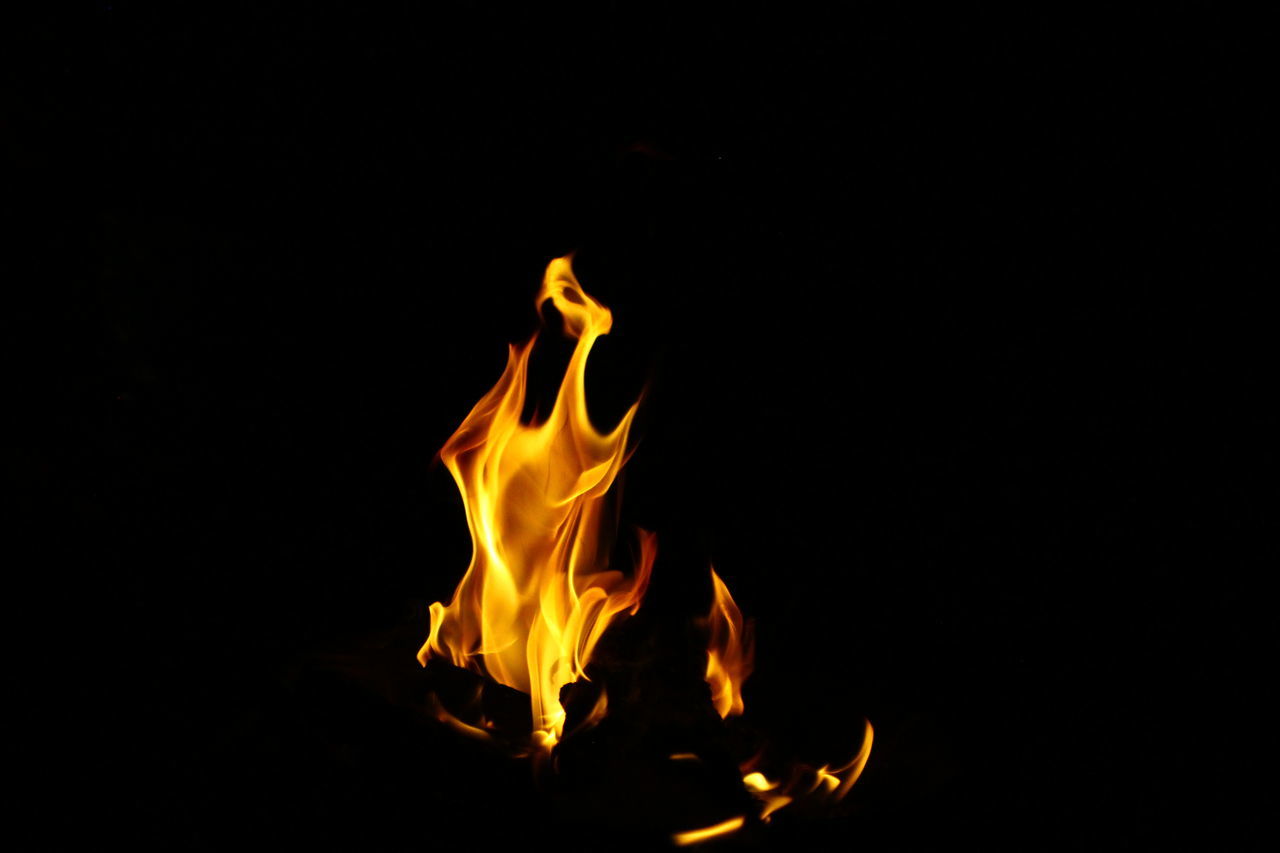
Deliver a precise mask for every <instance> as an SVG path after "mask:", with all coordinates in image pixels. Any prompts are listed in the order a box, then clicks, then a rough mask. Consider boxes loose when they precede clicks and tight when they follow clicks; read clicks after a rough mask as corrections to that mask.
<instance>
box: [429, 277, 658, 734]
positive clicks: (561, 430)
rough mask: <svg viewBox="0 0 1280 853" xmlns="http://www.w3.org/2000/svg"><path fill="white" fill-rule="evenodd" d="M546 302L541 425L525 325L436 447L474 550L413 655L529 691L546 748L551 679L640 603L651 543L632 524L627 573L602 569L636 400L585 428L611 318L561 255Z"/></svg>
mask: <svg viewBox="0 0 1280 853" xmlns="http://www.w3.org/2000/svg"><path fill="white" fill-rule="evenodd" d="M547 300H551V302H552V304H554V305H555V307H556V308H557V309H558V310H559V311H560V313H561V315H562V316H563V317H564V331H565V333H566V334H567V335H569V336H571V337H573V338H576V339H577V344H576V345H575V347H574V350H573V354H572V356H571V357H570V359H569V364H568V367H567V368H566V370H565V374H564V379H563V380H562V382H561V385H560V390H559V393H558V395H557V397H556V400H555V405H554V407H553V408H552V410H551V413H550V414H549V415H548V416H547V417H546V419H545V420H543V421H542V422H541V423H530V424H526V423H523V422H522V421H521V418H520V414H521V411H522V410H523V408H524V404H525V392H526V382H527V376H528V366H529V355H530V353H531V352H532V350H533V344H534V341H536V340H537V335H536V334H535V335H534V337H533V338H532V339H530V340H529V342H528V343H526V344H525V345H524V346H512V347H511V349H510V352H509V355H508V359H507V367H506V370H505V371H504V372H503V374H502V377H501V378H500V379H499V380H498V384H497V385H495V386H494V387H493V389H492V390H491V391H490V392H489V393H488V394H486V395H485V396H484V397H483V398H482V399H481V400H480V402H479V403H477V404H476V406H475V408H473V409H472V410H471V413H470V414H469V415H468V416H467V417H466V419H465V420H464V421H463V422H462V426H460V427H459V428H458V430H457V432H455V433H454V434H453V436H452V437H451V438H450V439H449V440H448V442H447V443H446V444H445V446H444V448H443V449H442V450H441V451H440V456H441V459H442V460H443V461H444V463H445V465H446V466H448V468H449V471H450V473H452V474H453V478H454V480H455V481H456V482H457V484H458V490H459V491H460V492H461V493H462V500H463V503H464V505H465V507H466V514H467V525H468V527H470V529H471V540H472V547H473V552H472V558H471V565H470V566H469V567H468V568H467V572H466V574H465V575H464V576H463V578H462V582H461V583H460V584H458V588H457V591H456V592H455V593H454V595H453V600H452V601H451V602H450V603H449V604H448V606H445V605H443V604H440V603H439V602H437V603H435V604H432V605H431V630H430V634H429V636H428V638H427V642H426V644H424V645H423V647H422V650H421V651H420V652H419V653H418V659H419V661H421V662H422V663H423V665H425V664H426V662H427V660H428V658H430V657H434V656H439V657H442V658H445V659H447V660H451V661H452V662H453V663H454V664H455V665H457V666H460V667H465V668H467V669H471V670H473V671H475V672H479V673H483V674H486V675H488V676H489V677H491V678H493V679H494V680H495V681H498V682H499V683H501V684H505V685H507V686H509V687H514V688H515V689H517V690H520V691H522V692H524V693H528V694H529V696H530V699H531V702H532V706H533V721H534V727H535V730H536V731H537V732H538V734H539V735H540V738H539V739H540V741H541V742H542V743H543V744H544V745H545V746H547V747H550V746H553V745H554V744H555V743H556V741H557V740H558V739H559V738H560V735H561V732H562V729H563V726H564V716H565V712H564V709H563V707H561V704H560V688H561V687H563V686H564V685H566V684H568V683H570V682H572V681H576V680H577V679H579V678H581V677H583V675H584V669H585V667H586V665H587V662H588V661H589V660H590V659H591V653H592V650H593V649H594V648H595V645H596V643H597V641H598V640H599V639H600V636H601V634H603V633H604V631H605V629H606V628H607V627H608V626H609V624H610V623H611V622H612V621H613V620H614V619H615V618H616V617H617V616H618V615H619V614H621V613H623V612H630V613H635V612H636V610H637V609H639V607H640V601H641V599H642V597H643V596H644V591H645V587H646V586H647V584H648V581H649V572H650V570H651V568H652V566H653V558H654V555H655V553H656V546H655V542H654V538H653V537H652V535H650V534H647V533H643V534H642V536H641V557H640V561H639V565H638V566H637V568H636V570H635V573H634V575H633V576H632V577H630V578H627V577H625V576H624V575H623V574H622V573H621V572H618V571H611V570H609V567H608V561H609V553H608V546H609V536H608V535H607V533H608V532H609V531H607V530H606V529H605V524H606V522H607V520H608V518H609V513H608V506H607V503H606V497H607V495H608V492H609V489H610V487H611V486H612V485H613V482H614V480H615V478H616V477H617V476H618V472H619V470H621V468H622V466H623V464H624V463H625V461H626V458H627V453H626V446H627V435H628V432H629V430H630V428H631V421H632V418H633V417H634V416H635V412H636V406H635V405H632V406H631V408H630V409H629V410H628V411H627V413H626V414H625V415H624V416H623V417H622V420H621V422H620V423H619V424H618V425H617V426H616V427H614V429H613V431H612V432H609V433H607V434H601V433H599V432H597V431H596V430H595V428H594V427H593V426H592V424H591V420H590V418H589V417H588V416H587V405H586V392H585V387H584V378H585V371H586V365H587V357H588V355H589V354H590V353H591V347H592V345H593V344H594V343H595V341H596V339H597V338H598V337H600V336H601V335H603V334H606V333H608V331H609V329H610V326H611V325H612V322H613V318H612V316H611V314H610V313H609V309H608V308H605V307H604V306H603V305H601V304H600V303H598V302H596V301H595V300H594V299H592V298H591V297H590V296H588V295H587V294H586V292H584V291H583V289H582V286H581V285H580V284H578V281H577V279H576V278H574V275H573V271H572V269H571V268H570V265H569V260H568V258H558V259H556V260H554V261H552V262H551V264H550V265H549V266H548V267H547V272H546V276H545V278H544V279H543V284H542V289H541V291H540V292H539V293H538V299H537V304H538V305H539V306H541V305H542V304H543V303H544V302H546V301H547ZM603 712H604V708H603V705H601V706H599V707H598V709H597V713H598V714H603Z"/></svg>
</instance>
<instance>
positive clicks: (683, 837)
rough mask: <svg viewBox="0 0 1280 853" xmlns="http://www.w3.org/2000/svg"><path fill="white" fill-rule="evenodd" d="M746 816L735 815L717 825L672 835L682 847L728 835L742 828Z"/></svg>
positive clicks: (672, 838)
mask: <svg viewBox="0 0 1280 853" xmlns="http://www.w3.org/2000/svg"><path fill="white" fill-rule="evenodd" d="M745 820H746V819H745V818H742V817H735V818H730V819H729V820H726V821H725V822H724V823H717V824H716V825H715V826H708V827H705V828H703V829H691V830H689V831H688V832H677V833H676V834H675V835H673V836H672V837H671V840H672V841H674V842H675V843H676V844H678V845H679V846H681V847H685V846H688V845H690V844H697V843H699V842H701V841H706V840H707V839H708V838H715V837H716V836H717V835H727V834H728V833H730V832H736V831H737V830H739V829H741V828H742V824H743V823H744V822H745Z"/></svg>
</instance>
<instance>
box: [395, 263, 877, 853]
mask: <svg viewBox="0 0 1280 853" xmlns="http://www.w3.org/2000/svg"><path fill="white" fill-rule="evenodd" d="M548 302H549V303H551V305H552V306H554V308H555V309H556V311H557V312H558V314H559V317H560V319H561V322H562V324H563V333H564V334H565V335H566V336H568V337H569V338H571V339H573V340H574V345H573V350H572V353H571V355H570V356H569V360H568V365H567V367H566V368H565V372H564V375H563V378H562V379H561V381H560V385H559V390H558V392H557V394H556V396H555V400H554V405H553V406H552V407H551V410H550V412H548V413H546V414H545V415H542V414H539V413H537V412H535V413H534V415H533V417H532V418H526V417H525V414H524V413H525V411H526V407H527V404H528V396H529V376H530V371H529V362H530V356H531V354H532V352H533V350H534V344H535V343H536V341H537V339H538V334H540V333H535V334H534V336H533V337H532V338H531V339H530V340H529V341H527V342H526V343H524V344H523V345H518V346H517V345H513V346H511V347H510V350H509V353H508V358H507V364H506V368H505V370H504V371H503V373H502V376H501V377H500V378H499V379H498V382H497V384H496V385H494V387H493V388H492V389H491V390H490V391H489V392H488V393H487V394H485V395H484V396H483V397H482V398H481V399H480V401H479V402H478V403H476V405H475V406H474V408H473V409H472V410H471V412H470V414H468V415H467V417H466V418H465V419H464V420H463V422H462V424H461V426H459V427H458V429H457V431H456V432H455V433H454V434H453V436H452V437H451V438H450V439H449V440H448V441H447V442H446V443H445V445H444V447H443V448H442V449H441V451H440V458H441V460H442V461H443V463H444V464H445V466H446V467H447V468H448V470H449V471H450V473H451V474H452V476H453V478H454V480H455V482H456V483H457V486H458V490H459V492H460V494H461V496H462V502H463V506H464V507H465V510H466V519H467V525H468V527H469V529H470V534H471V541H472V557H471V563H470V565H469V566H468V567H467V569H466V572H465V573H464V574H463V576H462V579H461V581H460V582H459V584H458V586H457V588H456V590H455V591H454V593H453V597H452V599H451V600H450V601H449V602H448V603H447V604H444V603H440V602H437V603H435V604H432V605H431V607H430V628H429V633H428V637H427V640H426V642H425V643H424V644H423V646H422V648H421V650H420V651H419V653H418V660H419V661H420V662H421V663H422V664H423V666H424V667H428V671H429V672H431V673H433V674H434V680H433V682H432V684H433V688H434V691H433V694H432V699H431V702H432V708H431V710H432V713H433V714H434V715H435V716H436V717H437V718H438V719H439V720H440V721H441V722H443V723H445V724H447V725H449V726H451V727H453V728H454V729H456V730H457V732H458V733H459V734H460V735H462V736H466V737H470V738H476V739H479V740H482V741H485V742H487V743H490V744H492V745H494V746H496V747H497V748H500V749H502V750H505V751H507V752H508V753H509V754H510V755H512V756H516V757H520V758H524V759H527V760H529V761H530V762H531V763H532V764H533V766H534V767H535V768H536V772H537V773H538V774H539V778H540V779H546V780H551V779H554V778H555V777H557V776H564V775H571V774H572V773H573V772H574V768H582V767H587V766H591V767H597V769H598V766H601V765H602V764H604V763H607V761H604V760H602V759H599V758H598V756H595V755H593V753H599V752H600V751H601V750H602V749H606V748H607V747H604V746H601V743H605V742H608V741H609V740H610V738H611V737H612V738H613V740H614V741H615V742H616V741H617V739H618V738H619V737H623V735H621V734H619V733H620V732H623V731H626V730H632V731H634V730H637V729H644V728H646V727H649V728H653V727H655V725H656V724H655V723H654V722H653V719H654V718H655V715H661V714H665V715H666V716H665V717H664V718H663V719H664V720H665V721H666V722H665V723H664V725H663V731H664V733H665V734H664V737H665V738H666V740H665V741H663V742H664V743H669V744H676V743H679V744H682V745H683V746H682V747H681V748H679V749H672V750H670V751H668V752H667V753H666V754H664V755H661V756H657V757H656V759H655V760H661V761H662V762H665V763H666V764H668V765H670V766H671V768H673V769H672V771H671V772H672V774H674V775H673V776H672V778H677V777H678V776H679V777H680V778H681V779H683V780H684V782H685V783H687V784H690V785H692V786H697V785H699V784H702V783H703V782H705V783H706V784H709V785H719V784H721V782H722V781H723V780H724V779H725V778H726V774H724V773H722V772H719V771H720V770H721V769H722V768H723V767H725V766H726V765H727V763H728V762H732V764H733V769H732V772H731V775H732V779H733V782H732V786H733V787H734V789H735V790H733V791H726V792H725V793H724V794H723V795H717V796H716V797H713V798H712V800H714V801H715V806H714V807H709V808H708V809H707V815H708V816H713V817H716V818H718V819H716V820H706V821H705V822H699V821H696V820H694V816H693V815H690V814H682V815H680V816H679V817H673V818H671V821H672V822H673V823H675V824H678V823H680V821H684V823H683V824H681V825H672V826H671V827H669V831H668V836H669V837H670V839H671V841H672V842H673V843H674V844H676V845H680V846H684V845H693V844H697V843H699V842H702V841H706V840H708V839H711V838H715V837H718V836H722V835H725V834H729V833H734V832H738V831H740V830H742V829H743V828H744V827H746V826H749V825H759V824H761V823H767V822H768V821H769V820H770V819H771V817H772V816H773V815H774V814H775V813H777V812H778V811H779V810H780V809H784V808H787V807H789V806H792V805H793V804H797V807H799V806H798V804H800V803H803V804H804V807H805V809H806V810H807V811H809V812H811V813H820V812H821V811H822V810H824V809H827V810H829V809H831V808H832V807H833V806H834V805H835V804H836V803H838V802H839V801H841V800H842V799H843V798H844V797H845V796H846V795H847V794H848V793H849V790H850V789H851V788H852V787H853V785H854V783H855V782H856V781H857V780H858V777H859V775H860V774H861V773H862V771H863V768H864V767H865V766H866V763H867V759H868V757H869V756H870V752H871V744H872V728H871V725H870V723H869V722H864V723H863V729H864V734H863V737H862V743H861V747H860V748H859V749H858V750H857V752H856V754H854V755H852V756H845V757H844V760H843V762H839V763H836V765H835V766H832V765H822V766H811V765H809V764H807V763H804V762H801V761H797V760H791V759H788V758H786V757H780V756H777V755H774V754H772V751H771V750H770V748H769V746H768V743H767V739H765V738H762V737H761V736H759V735H758V734H757V733H754V732H751V731H750V730H749V729H747V728H744V727H742V726H741V725H739V724H740V720H739V719H738V718H741V717H742V715H743V714H744V712H745V710H746V709H745V704H744V701H743V697H742V688H743V683H744V682H745V681H746V680H747V678H748V677H749V676H750V675H751V671H752V662H753V639H752V630H751V628H752V626H751V623H750V621H748V620H744V618H743V616H742V613H741V612H740V610H739V608H738V606H737V604H736V603H735V602H734V599H733V596H732V595H731V594H730V591H729V587H728V585H727V584H726V583H725V581H724V580H723V579H722V578H721V576H720V575H719V574H718V573H717V572H716V571H715V570H714V569H712V570H710V582H711V584H710V585H711V590H712V600H711V604H710V608H709V610H708V611H707V613H706V615H705V617H703V618H702V619H700V620H697V623H696V624H694V625H691V626H688V632H687V636H688V637H689V638H690V642H691V645H690V646H689V648H688V649H687V657H688V659H689V660H696V659H699V658H701V659H702V660H703V661H704V663H703V664H702V665H701V666H702V669H701V684H700V685H699V686H698V689H696V690H681V689H678V688H676V687H673V686H672V685H670V684H666V685H663V684H661V678H660V674H659V673H658V672H656V671H655V670H656V669H658V668H657V667H654V666H648V667H646V663H650V664H651V663H652V661H650V660H647V658H646V656H645V655H644V654H643V653H641V652H638V651H637V649H640V648H643V646H644V642H645V640H644V638H636V637H628V638H624V639H620V640H618V641H617V642H616V643H614V644H613V645H614V647H613V648H609V649H606V646H609V645H610V640H611V639H613V638H614V637H615V635H618V634H620V633H623V632H622V631H621V629H619V630H617V631H610V630H609V629H610V628H611V627H613V626H622V625H624V624H625V622H626V620H627V619H628V617H631V616H634V615H635V614H637V613H638V612H639V611H640V609H641V607H642V605H643V603H644V597H645V591H646V589H647V587H648V585H649V581H650V578H651V576H652V573H653V570H654V565H655V561H656V559H657V556H658V537H657V535H656V533H655V532H652V531H648V530H643V529H638V528H637V529H635V530H632V531H629V532H626V533H625V534H624V535H623V536H621V537H620V536H619V531H618V529H617V528H618V526H619V521H618V519H619V502H620V499H621V497H620V487H619V486H620V484H619V475H620V473H621V472H622V470H623V467H624V466H625V465H626V463H627V461H628V459H629V458H630V455H631V453H632V452H633V450H634V447H635V446H634V443H633V442H631V441H630V439H631V434H632V425H633V421H634V419H635V415H636V412H637V409H638V406H639V403H640V401H639V400H637V401H636V402H635V403H633V404H632V405H631V406H630V408H629V409H628V410H627V411H626V413H625V414H624V415H623V416H622V418H621V420H620V421H619V422H618V423H617V424H616V425H615V426H613V428H612V429H611V430H610V431H608V432H600V431H598V430H597V429H596V428H595V426H594V425H593V423H592V421H591V418H590V417H589V415H588V408H587V400H586V382H585V376H586V366H587V360H588V358H589V356H590V354H591V350H592V347H593V345H594V344H595V342H596V341H597V340H598V339H599V337H600V336H601V335H605V334H607V333H608V332H609V330H610V328H611V326H612V322H613V318H612V314H611V313H610V311H609V309H608V308H607V307H605V306H604V305H602V304H600V303H599V302H597V301H596V300H595V299H593V298H592V297H591V296H590V295H589V294H587V292H586V291H585V290H583V288H582V285H581V284H579V282H578V280H577V278H576V277H575V276H574V273H573V269H572V266H571V263H570V258H568V257H564V258H557V259H555V260H553V261H552V262H551V263H550V265H549V266H548V267H547V270H546V274H545V276H544V279H543V283H542V287H541V290H540V291H539V292H538V295H537V300H536V304H537V306H538V307H539V308H540V309H541V308H542V307H543V306H545V305H546V303H548ZM543 331H544V332H545V329H544V330H543ZM620 539H621V540H622V541H621V542H619V540H620ZM627 545H629V547H626V546H627ZM618 552H621V553H624V554H626V553H629V554H630V559H629V560H622V561H620V560H619V557H618ZM620 563H621V564H620ZM606 632H609V635H608V636H606ZM628 642H629V643H630V646H629V647H628ZM693 643H697V644H700V645H701V648H699V647H698V645H693ZM628 648H629V649H630V652H628ZM457 670H466V671H468V672H469V673H471V674H472V675H471V676H469V677H460V675H459V674H457ZM676 680H678V679H676ZM655 694H660V695H655ZM677 697H678V698H677ZM673 705H675V706H683V707H678V708H675V709H674V710H673V707H672V706H673ZM646 706H648V707H646ZM655 708H657V710H655ZM672 720H675V721H677V722H676V723H675V724H673V723H672ZM681 720H685V721H688V723H687V725H686V726H685V727H684V730H681V724H680V723H679V721H681ZM731 724H732V725H734V726H738V728H737V729H732V728H731ZM649 741H650V742H651V741H652V738H650V739H649ZM686 768H688V769H687V770H686ZM698 768H702V769H701V770H699V769H698ZM662 772H665V771H662ZM681 773H683V774H684V775H683V776H680V774H681ZM699 780H701V781H699ZM726 810H728V811H732V812H736V813H733V814H727V815H726V814H724V812H725V811H726ZM713 811H716V812H719V813H718V814H715V815H711V812H713Z"/></svg>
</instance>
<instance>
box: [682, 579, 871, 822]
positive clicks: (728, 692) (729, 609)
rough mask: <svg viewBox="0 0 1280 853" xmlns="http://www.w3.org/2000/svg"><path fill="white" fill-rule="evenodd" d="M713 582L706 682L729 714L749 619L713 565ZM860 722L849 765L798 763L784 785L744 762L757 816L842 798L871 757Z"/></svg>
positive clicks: (740, 707) (746, 671) (736, 702)
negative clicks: (798, 804) (858, 739)
mask: <svg viewBox="0 0 1280 853" xmlns="http://www.w3.org/2000/svg"><path fill="white" fill-rule="evenodd" d="M711 585H712V588H713V597H712V602H711V612H710V613H708V614H707V618H706V623H707V626H708V627H709V629H710V630H709V635H708V642H707V672H706V681H707V684H708V685H710V687H711V696H712V701H713V702H714V704H715V707H716V711H717V712H718V713H719V714H720V716H721V717H724V718H726V719H727V718H728V717H729V716H731V715H738V714H741V713H743V711H744V710H745V705H744V703H743V701H742V683H743V682H744V681H746V680H747V676H749V675H750V674H751V668H752V662H753V660H754V652H755V649H754V645H753V642H752V636H751V631H750V624H749V623H745V624H744V622H743V619H742V613H741V611H739V610H738V605H737V604H735V603H734V600H733V596H732V595H730V594H729V587H728V586H726V585H725V582H724V581H723V580H721V579H720V576H719V575H718V574H716V571H715V569H712V570H711ZM864 725H865V729H864V732H863V738H862V746H861V747H859V749H858V753H857V755H855V756H854V757H853V759H852V760H851V761H850V762H849V763H848V764H845V765H844V766H842V767H837V768H835V769H834V770H833V769H831V768H830V767H829V766H828V765H825V764H824V765H823V766H822V767H818V768H814V767H811V766H809V765H806V764H796V765H794V766H792V768H791V770H790V774H789V775H790V778H789V780H788V782H787V784H785V785H783V784H782V783H781V782H775V781H771V780H770V779H769V777H767V776H765V774H764V773H762V772H761V771H759V770H756V769H755V763H756V759H755V758H753V759H751V760H750V761H748V762H746V763H745V764H744V765H743V766H742V768H741V769H742V771H744V773H745V775H744V776H743V777H742V784H743V787H745V788H746V789H747V790H748V791H750V792H751V794H752V796H754V797H755V798H756V799H757V800H759V801H760V802H761V803H762V807H761V811H760V820H762V821H765V822H768V820H769V816H770V815H772V814H773V813H774V812H776V811H777V810H778V809H780V808H782V807H783V806H786V805H789V804H790V803H792V802H795V800H796V799H798V798H800V797H805V798H821V799H826V800H829V801H839V800H841V799H843V798H844V796H845V794H847V793H849V789H850V788H852V787H853V784H854V783H855V782H857V781H858V777H859V776H861V775H862V770H863V768H864V767H866V765H867V759H868V758H870V756H871V743H872V739H873V737H874V734H875V732H874V730H873V729H872V728H871V723H870V722H869V721H866V722H864ZM673 757H674V756H673ZM757 757H758V756H757ZM725 831H728V830H725ZM717 834H719V833H717ZM690 843H691V842H690Z"/></svg>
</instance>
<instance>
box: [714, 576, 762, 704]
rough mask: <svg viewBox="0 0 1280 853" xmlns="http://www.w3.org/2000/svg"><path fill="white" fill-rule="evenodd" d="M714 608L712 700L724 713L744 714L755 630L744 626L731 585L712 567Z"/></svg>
mask: <svg viewBox="0 0 1280 853" xmlns="http://www.w3.org/2000/svg"><path fill="white" fill-rule="evenodd" d="M711 587H712V600H711V612H710V613H708V614H707V626H708V628H709V629H710V638H709V641H708V643H707V674H706V679H707V684H709V685H710V686H711V701H712V702H713V703H714V704H715V706H716V712H717V713H719V714H720V716H721V717H728V716H729V715H731V714H741V713H742V712H743V710H744V708H745V706H744V704H743V702H742V683H743V682H744V681H746V680H747V676H749V675H751V664H752V660H753V652H754V649H753V648H752V642H751V634H750V632H749V631H748V630H746V629H745V628H744V627H743V624H742V612H741V611H740V610H738V605H737V604H735V603H734V601H733V596H732V595H730V594H729V587H727V586H725V583H724V581H722V580H720V576H719V575H718V574H716V570H715V569H712V570H711Z"/></svg>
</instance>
